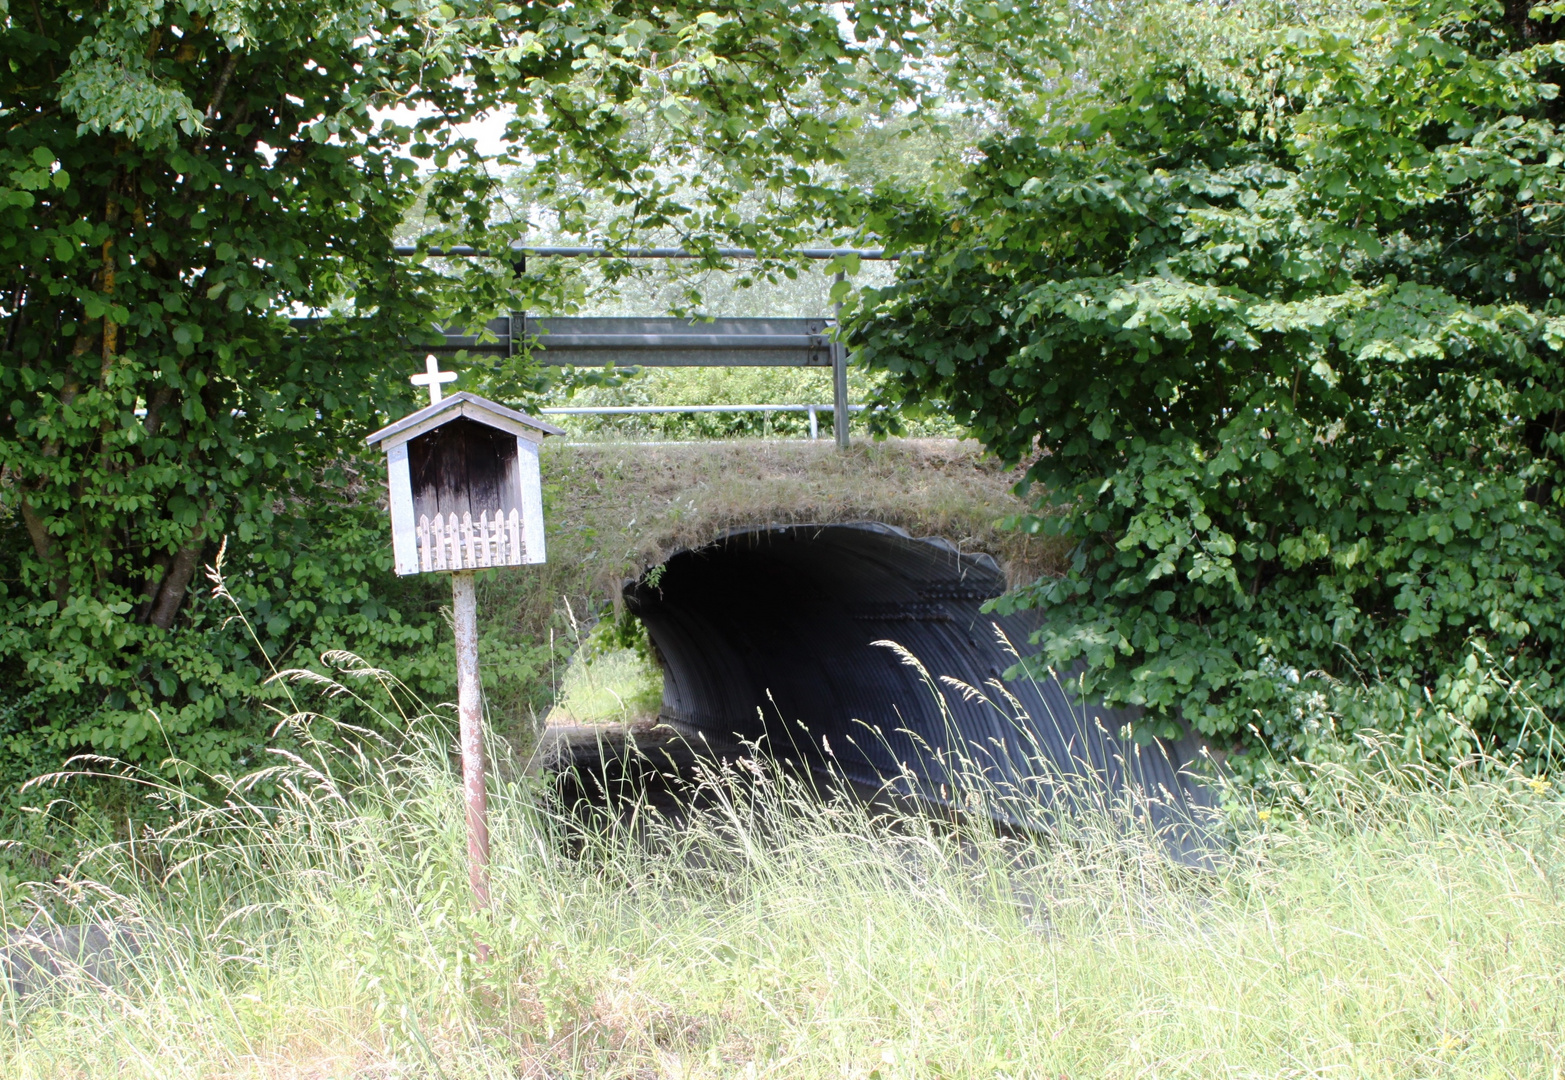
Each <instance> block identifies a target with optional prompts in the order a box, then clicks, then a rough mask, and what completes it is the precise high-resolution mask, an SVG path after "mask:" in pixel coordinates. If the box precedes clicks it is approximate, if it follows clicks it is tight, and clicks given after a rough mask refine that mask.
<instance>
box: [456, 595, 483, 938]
mask: <svg viewBox="0 0 1565 1080" xmlns="http://www.w3.org/2000/svg"><path fill="white" fill-rule="evenodd" d="M451 615H452V621H453V622H454V623H455V624H456V701H457V712H458V714H459V715H460V716H461V736H462V788H463V790H464V792H465V793H466V796H467V799H466V802H467V880H468V883H469V884H470V885H472V887H473V900H474V902H475V903H476V904H477V905H478V907H480V908H487V907H488V906H489V799H488V794H487V792H486V791H485V790H484V701H483V687H482V685H481V684H480V683H479V681H478V600H477V597H476V596H475V594H474V589H473V572H472V571H471V570H459V571H457V572H456V573H454V574H452V575H451Z"/></svg>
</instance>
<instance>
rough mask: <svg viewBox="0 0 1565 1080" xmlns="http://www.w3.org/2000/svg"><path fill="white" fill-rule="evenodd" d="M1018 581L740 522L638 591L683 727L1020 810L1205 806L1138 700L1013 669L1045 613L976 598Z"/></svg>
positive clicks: (949, 798) (970, 802)
mask: <svg viewBox="0 0 1565 1080" xmlns="http://www.w3.org/2000/svg"><path fill="white" fill-rule="evenodd" d="M1004 588H1005V578H1004V575H1003V574H1002V573H1001V570H1000V568H999V566H997V565H996V564H995V562H994V561H993V560H992V559H991V558H989V557H988V556H986V555H967V554H962V553H960V552H958V551H957V550H956V549H955V547H953V546H952V545H951V544H950V543H948V542H946V541H944V540H940V539H925V540H918V539H913V538H911V537H910V536H908V535H907V534H906V533H905V532H903V531H902V530H900V529H895V528H892V527H890V526H885V525H879V524H873V523H870V524H857V525H823V526H811V525H795V526H786V527H767V528H757V529H747V530H741V531H737V532H733V533H730V534H728V535H727V536H725V537H723V538H721V539H719V540H717V541H715V542H713V543H711V544H708V545H706V546H704V547H701V548H698V549H694V550H687V551H682V552H679V553H677V554H675V555H673V556H672V557H671V558H669V559H668V561H667V562H666V563H664V564H663V566H662V567H661V569H660V571H658V572H656V573H654V574H650V575H648V576H646V577H643V578H642V579H641V580H640V581H637V582H634V583H632V584H630V585H628V586H627V587H626V590H625V596H626V600H627V602H628V603H629V605H630V607H631V610H632V611H633V612H635V614H636V615H638V616H639V617H640V618H641V619H642V621H643V622H644V623H645V624H646V626H647V631H648V634H649V636H650V637H651V639H652V642H653V644H654V645H655V646H656V649H657V651H658V653H659V654H660V659H661V661H662V663H663V666H664V690H663V707H662V713H663V718H664V719H665V720H666V721H668V722H671V723H673V724H675V725H678V726H681V727H684V728H687V729H694V730H696V731H698V732H707V733H710V734H712V735H716V736H723V737H728V738H737V739H740V740H744V741H747V742H754V743H758V744H761V745H762V746H763V747H764V748H765V749H766V750H767V751H768V752H769V753H770V754H772V755H773V756H775V757H777V758H780V759H783V760H785V761H787V760H792V761H795V762H797V763H799V764H802V765H806V766H808V767H810V768H812V769H815V770H817V771H828V772H832V773H836V774H839V775H842V776H845V777H846V778H847V779H848V780H850V781H852V782H853V783H855V784H858V785H862V786H864V787H867V788H879V787H881V786H882V785H884V784H889V785H890V786H891V787H892V788H894V789H895V790H896V791H898V792H900V793H902V794H906V795H912V796H915V797H918V798H921V799H924V800H930V801H934V802H939V803H945V804H948V805H953V806H963V807H969V806H982V807H983V809H984V810H985V812H987V813H989V814H991V815H993V816H996V817H999V818H1003V819H1007V820H1009V821H1010V822H1011V823H1013V824H1016V825H1021V826H1028V825H1033V824H1039V822H1036V821H1034V820H1031V819H1032V818H1034V817H1035V816H1036V815H1037V814H1038V813H1040V812H1048V813H1053V812H1054V811H1056V810H1058V809H1059V808H1060V807H1061V805H1062V802H1063V803H1079V801H1080V800H1082V799H1091V800H1093V801H1096V802H1103V801H1108V802H1111V803H1119V804H1122V805H1134V806H1139V807H1141V808H1142V809H1143V810H1144V811H1145V813H1146V814H1147V815H1148V819H1149V821H1150V822H1151V823H1153V824H1157V825H1160V826H1170V825H1176V826H1177V823H1178V822H1180V821H1183V820H1184V819H1186V818H1187V817H1188V816H1189V813H1190V811H1191V810H1192V808H1194V807H1195V806H1198V805H1206V804H1209V802H1210V794H1209V792H1208V791H1207V790H1206V789H1205V788H1204V787H1203V786H1202V785H1201V784H1200V783H1199V782H1198V781H1197V780H1196V779H1195V777H1194V776H1193V775H1192V769H1191V766H1192V765H1193V764H1194V762H1195V759H1196V756H1197V754H1198V748H1197V746H1196V744H1195V742H1194V741H1193V740H1191V739H1185V740H1181V741H1179V742H1168V741H1164V740H1157V741H1155V742H1153V743H1152V744H1150V745H1148V746H1139V745H1137V744H1135V743H1134V742H1133V741H1131V740H1129V739H1126V738H1123V737H1122V731H1123V729H1124V728H1125V726H1126V724H1127V722H1128V721H1130V720H1132V719H1134V714H1133V713H1126V712H1121V711H1116V710H1111V709H1104V708H1101V707H1099V708H1092V707H1084V706H1082V705H1081V704H1080V703H1078V702H1075V701H1074V700H1073V699H1072V696H1071V695H1070V694H1069V693H1068V692H1067V690H1066V688H1065V687H1064V686H1062V685H1061V683H1060V682H1059V680H1057V679H1048V680H1043V681H1038V682H1035V681H1033V680H1028V679H1023V680H1017V681H1010V682H1006V681H1004V680H1003V679H1002V675H1003V673H1004V672H1005V671H1006V669H1007V668H1009V667H1011V666H1012V665H1013V664H1014V663H1015V659H1016V658H1015V656H1014V654H1013V653H1012V652H1011V651H1009V649H1008V647H1007V645H1006V644H1005V641H1006V640H1009V641H1011V642H1014V643H1015V644H1016V646H1017V647H1019V648H1021V649H1025V648H1026V647H1027V639H1028V635H1029V633H1030V632H1031V631H1032V630H1033V629H1034V627H1035V625H1036V622H1035V619H1036V616H1034V615H1032V614H1030V613H1023V614H1019V615H1013V616H1006V617H1001V616H996V615H990V614H984V613H983V612H982V611H980V607H981V606H982V604H983V602H984V601H985V600H987V599H989V598H991V597H994V596H998V595H999V594H1000V593H1001V592H1002V591H1003V590H1004ZM885 642H896V643H897V644H898V645H900V646H901V647H902V649H903V650H905V654H903V653H899V651H898V650H896V649H893V648H890V647H888V646H886V645H885V644H884V643H885ZM877 643H882V644H877ZM910 658H911V659H916V660H917V661H918V664H920V665H922V668H923V671H924V672H927V675H928V678H926V677H925V674H923V673H921V671H920V669H919V667H917V666H915V665H913V664H911V663H909V662H908V660H909V659H910ZM942 677H944V678H942ZM947 680H957V681H958V682H960V683H963V684H966V685H967V686H970V687H974V688H977V689H979V690H981V691H983V695H982V696H978V695H974V694H971V693H964V692H962V691H961V690H960V689H959V688H958V687H955V686H952V685H950V683H949V681H947ZM931 682H933V683H934V684H935V685H934V686H931ZM1180 831H1182V830H1180ZM1175 846H1176V847H1180V848H1184V847H1185V846H1186V844H1185V843H1183V842H1178V843H1176V845H1175Z"/></svg>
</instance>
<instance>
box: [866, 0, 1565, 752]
mask: <svg viewBox="0 0 1565 1080" xmlns="http://www.w3.org/2000/svg"><path fill="white" fill-rule="evenodd" d="M1551 11H1552V9H1545V8H1540V9H1538V11H1537V12H1536V13H1535V18H1534V19H1533V20H1532V21H1529V20H1528V18H1527V16H1526V9H1525V7H1520V6H1517V5H1515V4H1512V5H1509V6H1507V7H1501V6H1500V5H1497V4H1485V3H1476V4H1466V3H1454V4H1438V5H1428V4H1409V5H1401V6H1395V7H1392V8H1388V9H1379V10H1377V11H1374V12H1371V14H1370V16H1369V21H1367V22H1365V23H1363V24H1362V25H1361V26H1360V27H1359V30H1358V33H1357V34H1356V36H1354V37H1348V36H1343V35H1341V34H1337V33H1334V32H1332V31H1328V30H1324V29H1319V28H1311V29H1301V28H1298V27H1293V28H1289V29H1288V30H1287V32H1286V33H1279V34H1276V35H1273V36H1271V37H1270V38H1263V39H1262V40H1261V42H1260V44H1259V45H1258V46H1256V45H1255V44H1254V43H1255V41H1256V38H1255V37H1254V36H1253V35H1238V36H1237V37H1235V38H1234V39H1233V40H1227V39H1224V38H1223V37H1222V35H1214V38H1213V41H1215V42H1216V43H1215V44H1214V43H1213V41H1208V42H1207V45H1206V46H1205V47H1206V48H1207V49H1208V50H1216V54H1215V55H1213V54H1212V53H1211V52H1208V54H1207V55H1204V56H1202V57H1200V58H1197V59H1191V58H1190V57H1189V56H1178V55H1172V56H1171V55H1162V56H1159V57H1155V58H1154V60H1153V61H1152V62H1151V63H1150V65H1149V66H1146V67H1142V68H1138V69H1133V70H1129V71H1127V72H1121V73H1111V74H1108V75H1106V76H1105V78H1104V79H1103V81H1102V83H1101V85H1099V86H1098V87H1097V88H1096V90H1097V92H1098V93H1099V94H1100V95H1101V97H1100V100H1098V101H1097V103H1096V104H1095V105H1094V106H1093V107H1091V108H1086V109H1085V111H1082V110H1079V109H1078V110H1076V111H1072V110H1070V109H1063V110H1062V112H1063V113H1064V114H1066V115H1068V116H1069V120H1068V122H1065V123H1061V124H1060V125H1059V126H1056V127H1052V128H1051V127H1043V128H1039V127H1038V126H1037V125H1036V124H1033V125H1032V126H1031V128H1030V129H1029V130H1026V131H1025V132H1023V133H1019V134H1015V135H1011V136H1007V137H1001V138H996V139H993V140H991V141H989V142H988V143H986V144H985V145H984V147H983V150H982V154H981V158H980V160H978V161H977V163H976V164H975V165H974V166H973V167H972V169H971V171H970V172H969V174H968V176H967V179H966V184H965V186H964V187H962V188H961V189H960V190H958V191H956V192H954V193H953V194H952V195H950V196H949V198H947V199H944V200H943V201H937V202H932V203H931V202H925V203H921V204H916V205H912V206H895V205H888V207H887V208H886V210H885V220H886V221H887V223H888V224H889V226H890V227H891V228H892V229H893V230H894V231H895V232H896V233H897V234H898V235H897V243H898V244H899V245H901V246H904V247H912V246H918V247H922V248H923V249H924V250H925V255H924V257H923V258H922V259H919V260H909V261H906V262H904V263H903V264H902V270H901V271H900V277H899V281H898V282H897V283H896V284H895V285H893V286H891V287H889V288H887V289H884V290H880V291H877V292H872V293H871V294H870V295H869V296H868V297H867V299H866V301H865V303H864V306H863V307H862V308H861V309H860V311H859V312H858V313H857V315H856V316H855V318H854V324H855V325H854V331H853V335H854V336H853V340H854V343H855V344H856V346H857V348H858V355H859V356H860V357H861V358H863V359H864V361H865V362H867V363H868V365H869V366H870V367H871V368H873V369H876V370H878V371H882V372H885V373H887V376H888V382H887V391H886V395H885V396H886V399H887V400H888V401H889V402H890V403H892V404H895V405H899V406H901V407H902V408H903V409H905V410H907V411H909V412H911V413H912V414H914V415H917V414H919V413H920V412H930V411H942V410H949V411H950V412H951V414H952V415H954V416H955V418H956V419H957V420H958V421H959V422H962V423H967V424H970V425H971V426H972V430H973V432H974V433H975V434H976V435H977V436H978V437H979V438H981V439H982V440H983V441H984V442H985V444H986V445H988V446H989V447H990V448H991V449H993V450H994V451H996V452H997V453H999V454H1000V455H1001V456H1002V457H1003V458H1005V459H1006V460H1008V461H1018V460H1025V461H1031V462H1032V466H1031V469H1030V471H1029V473H1028V480H1029V482H1031V483H1034V484H1039V485H1042V489H1043V491H1044V492H1045V495H1044V496H1043V501H1044V502H1045V503H1053V504H1056V505H1057V506H1058V507H1060V508H1063V511H1064V512H1061V513H1055V514H1048V513H1041V512H1040V513H1039V514H1038V515H1036V516H1032V517H1025V518H1023V519H1021V520H1020V522H1019V524H1020V525H1021V527H1023V528H1025V529H1030V530H1039V531H1049V530H1054V531H1057V532H1059V533H1062V534H1063V535H1064V536H1066V537H1068V538H1069V540H1070V541H1071V542H1072V543H1073V544H1074V545H1075V550H1074V556H1073V558H1074V562H1073V566H1072V568H1071V570H1070V571H1069V572H1068V573H1067V574H1065V575H1064V576H1062V577H1059V578H1051V579H1045V580H1042V581H1040V582H1038V583H1037V584H1036V585H1035V586H1033V587H1032V588H1029V589H1026V590H1023V591H1022V592H1021V593H1020V594H1018V595H1017V596H1015V597H1011V598H1008V599H1006V600H1004V601H1002V604H1001V606H1002V608H1004V609H1007V610H1008V609H1010V608H1014V607H1019V606H1036V607H1038V608H1040V609H1041V610H1042V612H1043V614H1044V628H1043V630H1042V631H1041V632H1040V634H1039V635H1038V636H1037V638H1036V639H1035V640H1036V641H1037V643H1038V644H1039V645H1041V646H1042V652H1041V654H1040V662H1046V663H1052V664H1056V665H1069V664H1071V663H1072V662H1075V661H1077V660H1078V659H1082V658H1085V659H1086V660H1087V661H1088V662H1089V664H1090V672H1089V676H1088V689H1089V691H1091V692H1096V693H1101V694H1103V695H1104V696H1105V697H1106V698H1107V699H1108V700H1109V701H1110V702H1112V703H1115V704H1133V705H1141V706H1145V708H1146V709H1147V721H1146V723H1147V724H1148V725H1149V726H1150V727H1152V728H1153V729H1155V730H1157V731H1158V732H1159V733H1165V734H1168V733H1174V732H1175V731H1176V730H1177V725H1178V722H1179V721H1183V722H1184V723H1188V724H1191V725H1194V726H1195V727H1196V728H1198V729H1199V730H1200V731H1202V732H1204V733H1206V734H1207V735H1210V736H1215V737H1217V738H1218V739H1219V740H1220V741H1222V742H1223V743H1225V744H1237V745H1245V744H1247V743H1252V742H1253V741H1254V740H1255V739H1256V738H1257V737H1259V738H1260V739H1261V740H1262V741H1264V742H1266V743H1269V744H1270V745H1271V746H1273V747H1274V748H1278V749H1282V750H1284V751H1285V752H1286V753H1288V754H1291V753H1293V752H1296V751H1301V750H1305V749H1307V745H1308V743H1309V741H1310V736H1309V734H1308V733H1307V732H1305V731H1303V730H1302V729H1300V728H1298V727H1297V726H1296V725H1294V724H1293V723H1292V722H1291V720H1290V718H1289V714H1288V711H1287V710H1286V709H1285V708H1282V707H1281V702H1282V698H1283V694H1284V689H1285V688H1286V687H1287V686H1289V685H1291V684H1293V683H1296V682H1299V681H1300V680H1302V681H1304V682H1308V683H1313V684H1314V686H1315V687H1316V688H1317V689H1318V690H1319V691H1320V692H1321V693H1323V694H1325V695H1327V696H1328V697H1329V698H1330V700H1331V701H1332V703H1333V708H1335V709H1336V710H1338V711H1340V712H1341V713H1342V714H1343V718H1344V723H1346V724H1347V725H1349V726H1350V727H1352V726H1354V725H1358V724H1365V723H1371V722H1373V721H1374V720H1376V719H1377V718H1384V717H1386V716H1395V717H1396V718H1397V726H1396V728H1395V731H1396V734H1397V735H1398V736H1399V737H1400V738H1402V739H1404V740H1405V741H1406V743H1407V744H1408V745H1409V746H1410V747H1417V748H1422V749H1423V750H1424V751H1427V752H1432V753H1440V754H1460V753H1461V752H1462V751H1463V749H1464V747H1465V745H1466V740H1467V738H1468V735H1467V734H1466V733H1468V732H1474V733H1476V737H1478V738H1479V739H1481V740H1482V741H1483V742H1484V743H1485V744H1486V745H1488V746H1492V747H1499V748H1504V749H1507V750H1515V751H1518V752H1521V753H1523V754H1524V755H1532V756H1538V755H1545V754H1547V752H1548V748H1549V747H1550V746H1551V745H1552V743H1553V737H1554V730H1555V729H1554V722H1555V721H1556V720H1557V719H1558V718H1559V717H1560V716H1561V715H1562V713H1565V607H1562V605H1561V597H1562V596H1565V517H1562V507H1565V486H1562V484H1561V479H1562V475H1561V468H1562V464H1565V459H1562V450H1565V443H1562V441H1561V440H1562V437H1565V399H1562V388H1565V307H1562V306H1561V301H1560V299H1559V291H1558V290H1559V287H1560V284H1561V282H1562V281H1565V245H1562V231H1565V230H1562V227H1561V226H1562V224H1565V173H1562V172H1561V170H1560V168H1559V162H1560V161H1561V159H1562V157H1565V132H1562V131H1561V130H1560V127H1559V121H1560V119H1561V116H1562V107H1561V103H1560V98H1559V96H1558V88H1557V82H1558V81H1559V77H1560V75H1561V73H1562V72H1565V43H1561V42H1560V41H1559V40H1558V37H1559V24H1558V22H1557V21H1551V20H1553V19H1556V18H1557V15H1556V14H1551ZM1235 40H1236V41H1239V42H1240V43H1241V44H1243V45H1244V47H1243V48H1235V47H1233V45H1234V41H1235ZM1252 46H1253V47H1252ZM1224 50H1226V51H1224ZM895 423H896V418H895V417H894V416H893V417H890V418H889V424H890V426H893V427H894V426H895ZM1490 656H1495V657H1502V658H1503V662H1502V664H1501V665H1500V668H1499V671H1498V675H1497V677H1491V676H1490V674H1489V672H1491V671H1492V670H1494V668H1493V665H1491V664H1490V663H1489V662H1488V658H1489V657H1490ZM1517 685H1524V686H1527V687H1529V688H1530V691H1531V693H1532V695H1533V698H1532V704H1525V703H1522V702H1521V701H1520V699H1519V698H1518V697H1517V696H1516V695H1515V694H1513V693H1512V692H1511V688H1513V687H1515V686H1517ZM1540 716H1541V717H1542V718H1544V720H1543V722H1541V723H1540V722H1539V721H1540Z"/></svg>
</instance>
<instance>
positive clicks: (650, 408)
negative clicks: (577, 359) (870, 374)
mask: <svg viewBox="0 0 1565 1080" xmlns="http://www.w3.org/2000/svg"><path fill="white" fill-rule="evenodd" d="M835 408H836V406H834V405H566V406H559V407H555V408H548V409H539V410H538V411H539V412H540V413H542V414H543V415H545V416H649V415H656V414H658V413H742V412H758V413H763V414H766V413H779V412H782V413H809V414H810V438H811V439H819V438H820V421H819V418H818V416H817V414H818V413H821V412H828V413H829V412H832V411H833V410H834V409H835ZM867 408H869V406H868V405H849V406H848V412H850V413H856V412H863V411H864V410H865V409H867Z"/></svg>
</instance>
